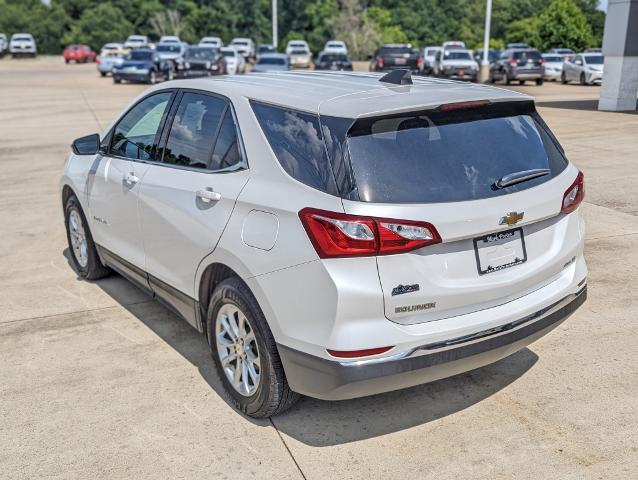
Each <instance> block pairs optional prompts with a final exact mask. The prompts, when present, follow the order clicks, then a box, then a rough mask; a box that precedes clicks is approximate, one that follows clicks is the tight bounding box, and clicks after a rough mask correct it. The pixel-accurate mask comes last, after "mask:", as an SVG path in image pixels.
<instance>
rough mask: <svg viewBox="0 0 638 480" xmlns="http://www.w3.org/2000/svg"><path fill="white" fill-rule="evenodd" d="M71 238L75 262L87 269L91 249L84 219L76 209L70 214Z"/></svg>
mask: <svg viewBox="0 0 638 480" xmlns="http://www.w3.org/2000/svg"><path fill="white" fill-rule="evenodd" d="M69 237H70V238H71V247H72V248H73V256H74V257H75V260H76V261H77V262H78V265H80V267H82V268H85V267H86V266H87V264H88V263H89V249H88V243H87V240H86V233H85V232H84V226H83V225H82V218H81V217H80V213H79V212H78V211H77V210H76V209H75V208H74V209H73V210H71V213H70V214H69Z"/></svg>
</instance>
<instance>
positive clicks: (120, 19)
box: [63, 3, 133, 50]
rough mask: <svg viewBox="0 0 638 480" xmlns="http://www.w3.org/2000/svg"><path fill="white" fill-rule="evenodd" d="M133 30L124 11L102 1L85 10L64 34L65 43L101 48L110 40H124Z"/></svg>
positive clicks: (95, 48)
mask: <svg viewBox="0 0 638 480" xmlns="http://www.w3.org/2000/svg"><path fill="white" fill-rule="evenodd" d="M132 31H133V25H132V24H131V23H130V22H129V21H128V20H126V19H125V18H124V16H123V15H122V11H121V10H120V9H119V8H117V7H115V6H113V5H111V4H109V3H101V4H100V5H98V6H97V7H95V8H91V9H88V10H85V11H84V13H83V14H82V16H81V17H80V18H79V19H78V21H77V22H75V23H74V24H73V27H72V28H71V30H70V31H69V32H68V33H67V34H65V35H64V37H63V41H64V43H86V44H87V45H90V46H91V48H93V49H94V50H99V49H100V48H101V47H102V45H104V44H105V43H108V42H115V41H119V42H123V41H124V40H125V39H126V37H127V36H128V35H130V34H131V32H132Z"/></svg>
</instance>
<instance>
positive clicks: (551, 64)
mask: <svg viewBox="0 0 638 480" xmlns="http://www.w3.org/2000/svg"><path fill="white" fill-rule="evenodd" d="M543 62H544V65H545V75H544V77H543V78H544V79H545V80H553V81H558V80H560V79H561V78H562V77H561V75H562V73H563V56H562V55H559V54H557V53H543Z"/></svg>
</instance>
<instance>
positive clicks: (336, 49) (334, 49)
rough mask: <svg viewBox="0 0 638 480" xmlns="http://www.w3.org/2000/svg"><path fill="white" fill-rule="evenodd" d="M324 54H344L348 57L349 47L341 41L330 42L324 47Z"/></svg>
mask: <svg viewBox="0 0 638 480" xmlns="http://www.w3.org/2000/svg"><path fill="white" fill-rule="evenodd" d="M323 52H324V53H342V54H344V55H348V47H346V43H345V42H342V41H341V40H328V41H327V42H326V44H325V45H324V47H323Z"/></svg>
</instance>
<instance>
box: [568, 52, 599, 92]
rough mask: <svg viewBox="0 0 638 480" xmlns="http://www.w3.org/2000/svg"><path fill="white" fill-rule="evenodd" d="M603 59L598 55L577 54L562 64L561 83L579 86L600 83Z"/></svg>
mask: <svg viewBox="0 0 638 480" xmlns="http://www.w3.org/2000/svg"><path fill="white" fill-rule="evenodd" d="M604 69H605V57H604V56H603V55H601V54H600V53H579V54H578V55H575V56H574V58H573V59H572V60H566V61H565V63H563V71H562V73H561V81H562V82H563V83H568V82H579V83H580V84H581V85H593V84H594V83H602V81H603V71H604Z"/></svg>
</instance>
